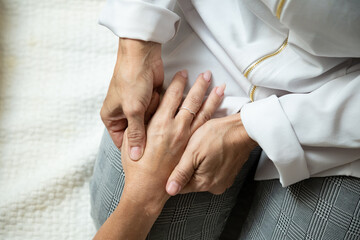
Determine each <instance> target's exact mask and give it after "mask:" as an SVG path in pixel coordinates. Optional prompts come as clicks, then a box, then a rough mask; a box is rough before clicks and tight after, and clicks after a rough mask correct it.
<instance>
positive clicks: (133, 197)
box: [121, 180, 170, 217]
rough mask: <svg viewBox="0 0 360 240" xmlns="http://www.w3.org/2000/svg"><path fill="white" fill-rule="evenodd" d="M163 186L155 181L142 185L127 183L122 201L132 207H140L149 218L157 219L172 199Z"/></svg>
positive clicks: (147, 181)
mask: <svg viewBox="0 0 360 240" xmlns="http://www.w3.org/2000/svg"><path fill="white" fill-rule="evenodd" d="M125 182H126V180H125ZM147 183H151V185H149V184H147ZM162 185H164V184H162ZM162 185H161V186H160V185H158V184H156V182H155V180H154V181H153V180H146V181H143V182H142V183H140V184H139V183H129V182H128V183H125V186H124V191H123V195H122V198H121V201H123V200H124V201H126V202H127V203H128V204H130V205H131V206H133V207H138V208H139V209H141V210H142V211H144V213H145V214H146V215H147V216H156V217H157V216H158V215H160V213H161V211H162V209H163V207H164V205H165V203H166V201H167V200H168V199H169V197H170V196H169V195H168V194H167V193H166V191H165V186H162Z"/></svg>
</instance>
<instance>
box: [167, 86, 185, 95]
mask: <svg viewBox="0 0 360 240" xmlns="http://www.w3.org/2000/svg"><path fill="white" fill-rule="evenodd" d="M166 93H167V94H168V95H169V97H179V96H180V95H181V94H182V92H181V90H180V89H179V88H177V87H171V88H168V89H167V90H166Z"/></svg>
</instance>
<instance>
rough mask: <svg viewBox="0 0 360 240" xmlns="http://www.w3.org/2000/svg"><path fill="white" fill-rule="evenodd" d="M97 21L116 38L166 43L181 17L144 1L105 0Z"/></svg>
mask: <svg viewBox="0 0 360 240" xmlns="http://www.w3.org/2000/svg"><path fill="white" fill-rule="evenodd" d="M99 23H100V24H101V25H103V26H105V27H107V28H108V29H110V30H111V31H112V32H113V33H114V34H115V35H117V36H118V37H123V38H132V39H139V40H143V41H153V42H158V43H165V42H167V41H169V40H170V39H172V38H173V37H174V36H175V34H176V32H177V30H178V27H179V23H180V17H179V16H178V15H177V14H175V13H173V12H172V11H170V10H169V9H166V8H163V7H160V6H157V5H155V4H151V3H147V2H144V1H139V0H123V1H116V0H108V1H107V2H106V4H105V7H104V8H103V10H102V13H101V15H100V19H99Z"/></svg>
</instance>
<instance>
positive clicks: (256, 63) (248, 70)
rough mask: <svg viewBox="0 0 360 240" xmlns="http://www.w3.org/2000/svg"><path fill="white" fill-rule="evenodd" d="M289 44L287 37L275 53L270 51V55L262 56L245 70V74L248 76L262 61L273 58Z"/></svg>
mask: <svg viewBox="0 0 360 240" xmlns="http://www.w3.org/2000/svg"><path fill="white" fill-rule="evenodd" d="M287 44H288V39H287V38H286V39H285V41H284V42H283V44H282V45H281V46H280V47H279V48H278V49H277V50H276V51H275V52H273V53H270V54H268V55H265V56H263V57H262V58H260V59H259V60H257V61H255V62H254V63H253V64H251V65H250V66H249V67H248V68H247V69H246V70H245V72H244V76H245V77H246V78H248V76H249V74H250V73H251V71H252V70H254V68H255V67H256V66H257V65H258V64H259V63H261V62H262V61H264V60H266V59H268V58H271V57H273V56H275V55H277V54H279V53H280V52H281V51H282V50H284V48H285V47H286V45H287Z"/></svg>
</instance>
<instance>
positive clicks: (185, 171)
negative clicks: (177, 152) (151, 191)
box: [166, 150, 195, 196]
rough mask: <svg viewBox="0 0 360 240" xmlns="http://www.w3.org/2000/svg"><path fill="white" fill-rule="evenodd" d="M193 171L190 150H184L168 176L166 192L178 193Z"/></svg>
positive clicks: (170, 193) (172, 194) (173, 194)
mask: <svg viewBox="0 0 360 240" xmlns="http://www.w3.org/2000/svg"><path fill="white" fill-rule="evenodd" d="M194 171H195V168H194V164H193V158H192V154H191V153H190V151H186V150H185V152H184V154H183V156H182V157H181V159H180V162H179V163H178V165H177V166H176V167H175V169H174V170H173V171H172V173H171V175H170V177H169V178H168V181H167V184H166V192H167V193H168V194H169V195H171V196H175V195H176V194H178V193H179V192H180V191H181V189H182V188H183V187H184V186H186V184H187V183H188V182H189V181H190V179H191V177H192V175H193V174H194Z"/></svg>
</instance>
